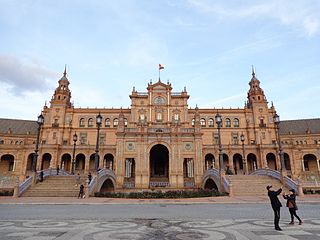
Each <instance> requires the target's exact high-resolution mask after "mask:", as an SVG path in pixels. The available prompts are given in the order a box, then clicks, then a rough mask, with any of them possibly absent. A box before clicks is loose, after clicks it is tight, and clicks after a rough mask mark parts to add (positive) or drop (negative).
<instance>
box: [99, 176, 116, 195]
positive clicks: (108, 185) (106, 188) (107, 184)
mask: <svg viewBox="0 0 320 240" xmlns="http://www.w3.org/2000/svg"><path fill="white" fill-rule="evenodd" d="M113 191H114V185H113V182H112V181H111V179H110V178H108V179H106V180H105V181H104V183H103V184H102V186H101V189H100V192H113Z"/></svg>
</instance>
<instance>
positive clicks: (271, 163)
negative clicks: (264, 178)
mask: <svg viewBox="0 0 320 240" xmlns="http://www.w3.org/2000/svg"><path fill="white" fill-rule="evenodd" d="M266 159H267V164H268V168H270V169H273V170H277V164H276V156H275V155H274V154H273V153H268V154H267V156H266Z"/></svg>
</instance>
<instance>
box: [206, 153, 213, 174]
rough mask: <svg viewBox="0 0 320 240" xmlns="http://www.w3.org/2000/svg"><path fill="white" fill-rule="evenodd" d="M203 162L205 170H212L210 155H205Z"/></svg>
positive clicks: (211, 157)
mask: <svg viewBox="0 0 320 240" xmlns="http://www.w3.org/2000/svg"><path fill="white" fill-rule="evenodd" d="M204 161H205V165H204V166H205V170H208V169H211V168H214V156H213V154H211V153H208V154H206V156H205V157H204Z"/></svg>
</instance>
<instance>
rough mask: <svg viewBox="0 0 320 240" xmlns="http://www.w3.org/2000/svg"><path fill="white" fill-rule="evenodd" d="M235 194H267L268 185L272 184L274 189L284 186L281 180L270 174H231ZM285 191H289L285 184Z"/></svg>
mask: <svg viewBox="0 0 320 240" xmlns="http://www.w3.org/2000/svg"><path fill="white" fill-rule="evenodd" d="M229 179H230V182H231V183H232V188H233V193H234V196H236V197H237V196H259V197H261V196H266V197H267V189H266V187H267V186H268V185H272V187H273V190H275V191H276V190H278V189H279V188H280V186H282V184H281V182H280V181H279V180H277V179H275V178H272V177H269V176H258V175H230V176H229ZM283 192H286V193H289V189H288V188H286V187H284V186H283Z"/></svg>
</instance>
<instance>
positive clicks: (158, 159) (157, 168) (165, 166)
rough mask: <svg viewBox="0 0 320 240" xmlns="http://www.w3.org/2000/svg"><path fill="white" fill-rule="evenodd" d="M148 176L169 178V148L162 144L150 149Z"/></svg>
mask: <svg viewBox="0 0 320 240" xmlns="http://www.w3.org/2000/svg"><path fill="white" fill-rule="evenodd" d="M150 178H157V179H159V178H160V179H168V178H169V150H168V149H167V147H166V146H164V145H162V144H157V145H155V146H153V147H152V148H151V150H150Z"/></svg>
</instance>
